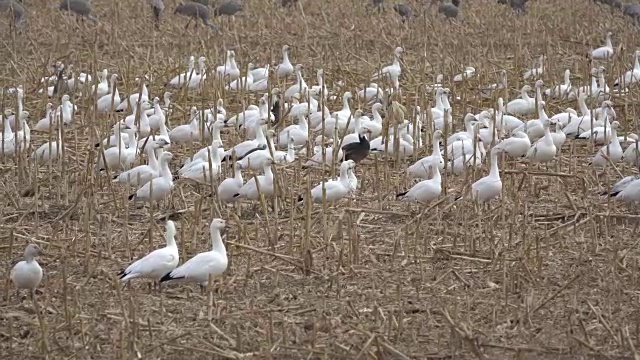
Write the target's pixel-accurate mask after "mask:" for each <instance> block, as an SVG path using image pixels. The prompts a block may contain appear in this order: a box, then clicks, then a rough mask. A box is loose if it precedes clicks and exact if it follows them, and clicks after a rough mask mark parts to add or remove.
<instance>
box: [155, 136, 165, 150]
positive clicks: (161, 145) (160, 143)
mask: <svg viewBox="0 0 640 360" xmlns="http://www.w3.org/2000/svg"><path fill="white" fill-rule="evenodd" d="M167 145H169V142H168V141H167V139H165V138H163V137H161V138H157V139H156V140H155V141H154V142H153V148H154V149H161V148H164V147H165V146H167Z"/></svg>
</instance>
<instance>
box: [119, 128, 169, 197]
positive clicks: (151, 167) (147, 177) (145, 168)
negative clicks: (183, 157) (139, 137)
mask: <svg viewBox="0 0 640 360" xmlns="http://www.w3.org/2000/svg"><path fill="white" fill-rule="evenodd" d="M167 145H168V143H167V142H166V140H165V139H158V140H155V141H153V142H152V143H151V144H150V145H147V147H146V148H145V151H146V153H147V161H148V162H149V163H148V164H146V165H139V166H136V167H134V168H133V169H130V170H127V171H125V172H122V173H120V174H119V175H116V176H115V179H114V181H115V182H119V183H121V184H128V185H130V186H133V187H140V186H142V185H144V184H146V183H148V182H149V181H151V179H154V178H157V177H159V176H161V170H162V169H161V167H160V163H159V162H158V158H157V157H156V154H157V151H158V150H161V149H162V148H163V147H165V146H167Z"/></svg>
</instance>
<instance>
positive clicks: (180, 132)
mask: <svg viewBox="0 0 640 360" xmlns="http://www.w3.org/2000/svg"><path fill="white" fill-rule="evenodd" d="M189 114H190V119H191V120H190V122H189V124H184V125H180V126H176V127H175V128H173V130H171V131H170V132H169V139H171V143H175V144H179V145H188V144H191V143H193V142H194V141H195V140H197V139H199V138H200V121H199V118H200V114H198V108H196V107H195V106H192V107H191V110H190V111H189Z"/></svg>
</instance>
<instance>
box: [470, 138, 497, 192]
mask: <svg viewBox="0 0 640 360" xmlns="http://www.w3.org/2000/svg"><path fill="white" fill-rule="evenodd" d="M501 151H503V150H502V149H499V148H493V149H491V160H490V161H491V169H490V170H489V175H487V176H485V177H483V178H481V179H480V180H478V181H476V182H474V183H473V184H472V185H471V197H472V198H473V199H474V200H476V201H478V202H480V203H485V202H487V201H491V200H493V199H495V198H497V197H498V196H500V194H501V193H502V180H501V179H500V169H499V168H498V154H499V153H500V152H501Z"/></svg>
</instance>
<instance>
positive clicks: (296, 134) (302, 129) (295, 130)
mask: <svg viewBox="0 0 640 360" xmlns="http://www.w3.org/2000/svg"><path fill="white" fill-rule="evenodd" d="M297 118H298V123H297V124H294V125H289V126H287V127H286V128H284V129H282V130H281V131H280V133H279V134H278V146H280V147H284V146H287V145H288V144H289V139H290V138H293V140H294V145H295V146H303V145H306V143H307V141H308V140H309V126H308V125H307V118H306V114H305V113H303V112H300V113H299V114H298V116H297Z"/></svg>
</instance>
